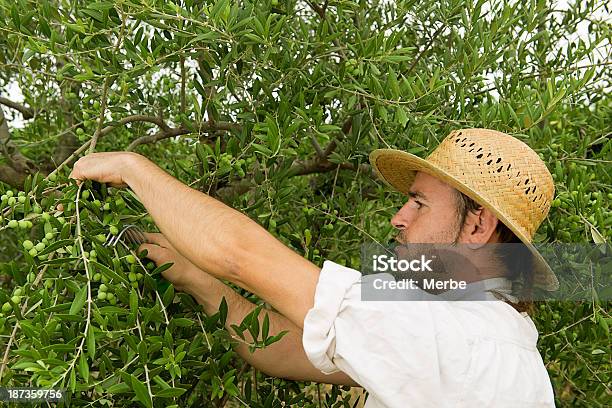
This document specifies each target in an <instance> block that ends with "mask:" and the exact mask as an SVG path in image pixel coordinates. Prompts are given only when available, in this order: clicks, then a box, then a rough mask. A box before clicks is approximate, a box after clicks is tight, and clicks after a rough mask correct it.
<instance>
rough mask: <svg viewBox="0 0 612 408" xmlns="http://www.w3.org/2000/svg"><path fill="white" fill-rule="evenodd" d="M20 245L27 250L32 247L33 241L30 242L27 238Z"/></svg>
mask: <svg viewBox="0 0 612 408" xmlns="http://www.w3.org/2000/svg"><path fill="white" fill-rule="evenodd" d="M22 245H23V249H25V250H26V251H29V250H30V249H32V248H34V243H32V241H30V240H29V239H26V240H25V241H23V244H22Z"/></svg>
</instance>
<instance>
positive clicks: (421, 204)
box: [411, 200, 423, 210]
mask: <svg viewBox="0 0 612 408" xmlns="http://www.w3.org/2000/svg"><path fill="white" fill-rule="evenodd" d="M412 202H413V203H414V204H416V205H417V207H416V208H417V210H419V209H421V207H422V206H423V203H421V202H420V201H417V200H412ZM414 204H412V205H411V207H413V208H414Z"/></svg>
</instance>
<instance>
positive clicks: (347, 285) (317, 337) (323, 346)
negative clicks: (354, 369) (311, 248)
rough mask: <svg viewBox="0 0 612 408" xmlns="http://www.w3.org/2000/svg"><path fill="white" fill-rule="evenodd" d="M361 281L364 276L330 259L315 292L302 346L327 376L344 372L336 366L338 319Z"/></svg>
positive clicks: (325, 264)
mask: <svg viewBox="0 0 612 408" xmlns="http://www.w3.org/2000/svg"><path fill="white" fill-rule="evenodd" d="M360 279H361V273H359V272H358V271H356V270H354V269H351V268H347V267H344V266H342V265H339V264H337V263H335V262H332V261H329V260H326V261H325V262H323V268H322V269H321V272H320V274H319V281H318V282H317V287H316V289H315V299H314V306H313V308H312V309H310V310H309V311H308V313H307V314H306V317H305V319H304V332H303V336H302V343H303V346H304V350H305V351H306V355H307V356H308V359H309V360H310V362H311V363H312V364H313V365H314V366H315V367H317V368H318V369H319V370H321V372H322V373H324V374H332V373H335V372H338V371H340V370H339V368H338V367H337V366H336V365H335V364H334V361H333V356H334V352H335V349H336V341H335V340H336V329H335V326H334V320H335V319H336V316H338V314H339V312H340V308H341V306H342V302H343V301H344V299H345V297H346V294H347V292H348V291H349V290H350V289H351V288H352V287H353V286H354V285H355V284H356V283H357V282H359V280H360Z"/></svg>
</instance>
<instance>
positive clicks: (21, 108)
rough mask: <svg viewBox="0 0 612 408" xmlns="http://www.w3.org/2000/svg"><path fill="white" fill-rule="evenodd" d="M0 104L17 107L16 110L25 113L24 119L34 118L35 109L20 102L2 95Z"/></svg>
mask: <svg viewBox="0 0 612 408" xmlns="http://www.w3.org/2000/svg"><path fill="white" fill-rule="evenodd" d="M0 104H2V105H5V106H8V107H9V108H11V109H15V110H16V111H19V112H20V113H21V114H22V115H23V118H24V119H32V118H33V117H34V110H32V109H31V108H28V107H27V106H24V105H22V104H20V103H17V102H13V101H11V100H9V99H6V98H3V97H1V96H0Z"/></svg>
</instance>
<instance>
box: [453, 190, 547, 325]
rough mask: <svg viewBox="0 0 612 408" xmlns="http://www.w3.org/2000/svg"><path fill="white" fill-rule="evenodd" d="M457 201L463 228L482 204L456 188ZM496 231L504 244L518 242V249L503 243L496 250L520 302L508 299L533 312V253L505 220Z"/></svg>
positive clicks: (522, 309) (498, 225) (517, 308)
mask: <svg viewBox="0 0 612 408" xmlns="http://www.w3.org/2000/svg"><path fill="white" fill-rule="evenodd" d="M454 192H455V202H456V206H457V215H458V218H459V225H460V226H461V228H463V224H464V222H465V219H466V217H467V214H468V212H474V211H476V210H478V209H480V208H482V205H480V204H478V203H477V202H476V201H474V200H472V199H471V198H470V197H468V196H466V195H465V194H463V193H462V192H461V191H459V190H456V189H455V190H454ZM495 232H496V233H497V234H498V237H499V239H498V242H499V243H504V244H506V243H507V244H516V246H517V247H518V253H517V251H507V250H503V248H501V247H503V245H500V246H499V247H500V249H498V250H496V251H495V253H496V255H497V256H498V258H499V260H500V262H501V263H502V264H503V265H504V267H505V269H506V271H507V272H506V275H505V276H506V277H507V278H508V279H510V280H511V281H512V282H513V285H512V288H513V292H514V293H515V294H517V295H518V297H519V301H518V303H513V302H510V301H506V302H507V303H508V304H510V305H511V306H512V307H513V308H514V309H515V310H516V311H518V312H519V313H520V312H526V313H528V314H530V315H531V314H533V313H534V311H535V308H534V306H533V302H532V301H531V298H532V292H533V271H532V268H531V262H532V255H531V252H530V251H529V249H528V248H527V247H526V246H525V245H524V244H523V243H522V241H521V240H520V239H519V238H518V237H517V236H516V234H515V233H514V232H512V230H511V229H510V228H508V227H507V226H506V225H505V224H504V223H503V222H501V221H500V222H498V223H497V227H496V228H495Z"/></svg>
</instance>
